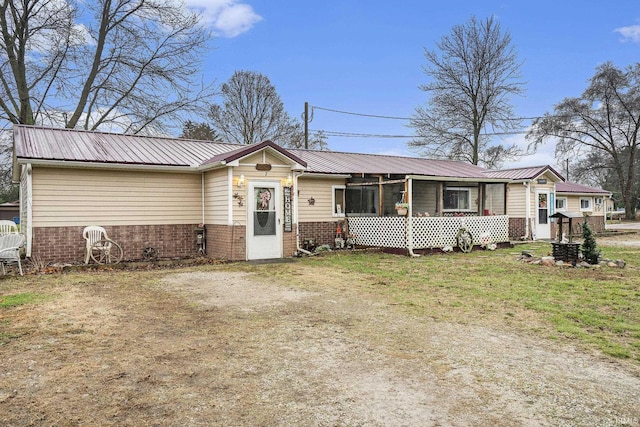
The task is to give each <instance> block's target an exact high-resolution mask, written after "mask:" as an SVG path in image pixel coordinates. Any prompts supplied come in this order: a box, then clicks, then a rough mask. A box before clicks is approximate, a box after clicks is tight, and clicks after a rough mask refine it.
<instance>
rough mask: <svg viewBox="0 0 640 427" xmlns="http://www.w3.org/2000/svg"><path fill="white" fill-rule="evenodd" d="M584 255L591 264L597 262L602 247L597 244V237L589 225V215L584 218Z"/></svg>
mask: <svg viewBox="0 0 640 427" xmlns="http://www.w3.org/2000/svg"><path fill="white" fill-rule="evenodd" d="M582 239H583V241H582V256H583V258H584V260H585V261H586V262H588V263H589V264H597V263H598V258H600V249H598V248H597V246H596V238H595V236H594V234H593V231H592V230H591V227H590V226H589V222H588V221H587V217H585V218H584V222H583V223H582Z"/></svg>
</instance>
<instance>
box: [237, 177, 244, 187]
mask: <svg viewBox="0 0 640 427" xmlns="http://www.w3.org/2000/svg"><path fill="white" fill-rule="evenodd" d="M237 185H238V188H242V187H244V175H240V178H238V184H237Z"/></svg>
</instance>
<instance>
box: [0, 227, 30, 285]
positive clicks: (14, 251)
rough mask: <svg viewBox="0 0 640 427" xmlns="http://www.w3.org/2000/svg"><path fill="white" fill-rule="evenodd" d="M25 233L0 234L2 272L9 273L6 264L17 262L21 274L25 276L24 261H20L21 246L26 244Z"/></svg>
mask: <svg viewBox="0 0 640 427" xmlns="http://www.w3.org/2000/svg"><path fill="white" fill-rule="evenodd" d="M24 242H25V238H24V235H22V234H18V233H12V234H4V235H0V264H2V274H7V271H6V269H5V268H4V266H5V265H6V264H10V263H14V262H15V263H17V264H18V270H20V275H21V276H23V275H24V273H23V272H22V263H21V261H20V248H21V247H22V246H23V245H24Z"/></svg>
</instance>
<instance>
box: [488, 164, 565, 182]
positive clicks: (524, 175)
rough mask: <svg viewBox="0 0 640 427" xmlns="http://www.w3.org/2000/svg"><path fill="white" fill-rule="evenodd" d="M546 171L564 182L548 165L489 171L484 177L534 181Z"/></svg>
mask: <svg viewBox="0 0 640 427" xmlns="http://www.w3.org/2000/svg"><path fill="white" fill-rule="evenodd" d="M546 171H550V172H551V173H553V174H554V175H556V176H557V177H558V179H559V180H564V177H563V176H562V175H560V174H559V173H558V172H557V171H556V170H555V169H554V168H552V167H551V166H549V165H544V166H530V167H524V168H514V169H501V170H491V171H487V172H486V173H485V175H486V176H487V177H491V178H503V179H513V180H528V179H535V178H537V177H539V176H540V175H542V174H543V173H545V172H546Z"/></svg>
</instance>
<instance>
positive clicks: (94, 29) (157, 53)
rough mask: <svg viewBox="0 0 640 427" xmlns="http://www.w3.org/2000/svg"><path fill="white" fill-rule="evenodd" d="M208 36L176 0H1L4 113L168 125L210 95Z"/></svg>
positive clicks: (125, 127)
mask: <svg viewBox="0 0 640 427" xmlns="http://www.w3.org/2000/svg"><path fill="white" fill-rule="evenodd" d="M208 39H209V35H208V33H207V32H206V31H205V30H204V28H203V27H201V26H200V25H199V22H198V16H197V15H196V14H194V13H191V12H189V11H187V9H185V8H184V6H182V5H181V4H179V3H176V2H174V1H173V0H96V1H91V2H72V1H65V0H0V118H3V119H6V120H8V121H10V122H12V123H23V124H35V123H46V122H47V121H49V122H53V123H57V122H59V121H63V122H64V124H65V126H66V127H69V128H76V127H78V128H84V129H96V128H98V127H101V126H102V127H104V125H106V124H116V125H117V126H118V128H119V130H122V131H124V132H127V133H137V132H141V131H143V130H144V129H148V128H150V127H155V128H163V127H164V126H166V124H167V123H169V122H175V121H177V120H178V118H179V116H180V114H181V113H191V112H195V111H197V110H198V109H200V108H202V104H203V101H204V100H205V98H206V97H207V96H209V95H210V92H211V91H210V88H209V87H202V85H201V84H200V83H199V82H198V81H197V74H198V70H199V69H200V65H201V60H200V58H201V57H202V53H203V51H204V49H205V48H206V43H207V41H208Z"/></svg>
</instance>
